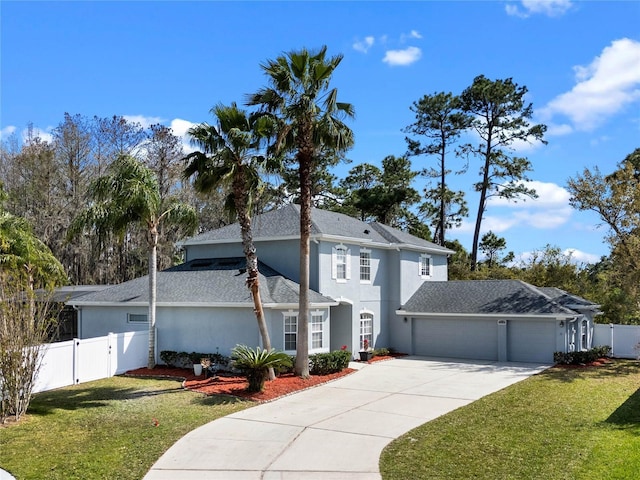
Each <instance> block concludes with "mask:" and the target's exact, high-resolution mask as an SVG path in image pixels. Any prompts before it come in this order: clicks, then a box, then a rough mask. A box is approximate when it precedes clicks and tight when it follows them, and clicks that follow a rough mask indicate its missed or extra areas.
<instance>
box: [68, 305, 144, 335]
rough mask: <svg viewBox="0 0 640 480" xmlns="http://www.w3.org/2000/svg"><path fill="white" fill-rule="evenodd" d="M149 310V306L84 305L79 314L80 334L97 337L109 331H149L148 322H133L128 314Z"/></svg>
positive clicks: (139, 313) (138, 313) (137, 313)
mask: <svg viewBox="0 0 640 480" xmlns="http://www.w3.org/2000/svg"><path fill="white" fill-rule="evenodd" d="M148 312H149V309H148V308H147V307H83V308H82V309H81V310H80V312H79V314H78V336H79V337H80V338H95V337H103V336H105V335H108V334H109V333H122V332H139V331H147V330H149V324H148V323H131V322H129V321H128V314H130V313H132V314H136V315H147V313H148Z"/></svg>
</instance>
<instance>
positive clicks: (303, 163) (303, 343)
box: [295, 132, 313, 378]
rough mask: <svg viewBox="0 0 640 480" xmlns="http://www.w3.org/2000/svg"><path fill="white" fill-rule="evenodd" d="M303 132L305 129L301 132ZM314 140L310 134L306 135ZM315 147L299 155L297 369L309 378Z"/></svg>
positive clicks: (303, 376)
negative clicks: (310, 264) (312, 194)
mask: <svg viewBox="0 0 640 480" xmlns="http://www.w3.org/2000/svg"><path fill="white" fill-rule="evenodd" d="M302 133H304V132H302ZM306 138H308V139H309V141H311V138H312V137H311V135H310V134H309V136H308V137H306ZM312 159H313V146H311V145H310V148H306V149H305V148H303V149H301V150H300V151H299V154H298V165H299V174H300V304H299V308H298V333H297V336H296V364H295V372H296V374H297V375H299V376H301V377H302V378H308V377H309V237H310V236H311V167H312V165H311V163H312Z"/></svg>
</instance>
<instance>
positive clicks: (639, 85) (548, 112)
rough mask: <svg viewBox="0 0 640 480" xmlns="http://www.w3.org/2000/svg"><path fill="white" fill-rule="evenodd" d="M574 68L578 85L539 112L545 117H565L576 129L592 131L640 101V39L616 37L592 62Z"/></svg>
mask: <svg viewBox="0 0 640 480" xmlns="http://www.w3.org/2000/svg"><path fill="white" fill-rule="evenodd" d="M574 70H575V72H576V81H577V83H576V85H575V86H574V87H573V89H571V91H569V92H566V93H563V94H561V95H559V96H557V97H556V98H554V99H553V100H551V101H550V102H549V103H548V104H547V105H546V106H545V107H544V108H542V109H541V110H540V111H539V112H537V113H539V114H540V115H541V116H542V117H543V118H545V119H551V118H552V117H553V116H555V115H561V116H565V117H568V118H569V120H570V121H571V122H572V124H573V127H574V128H575V129H577V130H583V131H591V130H593V129H595V128H596V127H597V126H599V125H600V124H602V123H603V122H605V121H606V120H607V119H608V118H609V117H612V116H613V115H615V114H617V113H618V112H620V111H622V110H623V109H624V108H625V107H627V106H629V105H631V104H633V103H635V102H638V101H639V100H640V42H638V41H635V40H631V39H628V38H623V39H620V40H615V41H614V42H613V43H612V44H611V45H609V46H608V47H606V48H605V49H604V50H602V53H601V54H600V56H598V57H596V58H595V59H594V60H593V61H592V62H591V63H590V64H589V65H587V66H576V67H574ZM567 131H568V130H567Z"/></svg>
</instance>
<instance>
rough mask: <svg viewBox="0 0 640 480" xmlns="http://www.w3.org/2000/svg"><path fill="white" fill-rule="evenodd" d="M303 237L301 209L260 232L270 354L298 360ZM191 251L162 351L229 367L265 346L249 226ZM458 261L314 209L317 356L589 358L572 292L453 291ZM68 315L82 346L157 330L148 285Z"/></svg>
mask: <svg viewBox="0 0 640 480" xmlns="http://www.w3.org/2000/svg"><path fill="white" fill-rule="evenodd" d="M299 225H300V209H299V206H297V205H287V206H285V207H283V208H281V209H278V210H274V211H271V212H268V213H265V214H262V215H259V216H256V217H255V218H254V220H253V237H254V243H255V246H256V250H257V255H258V258H259V260H260V265H259V270H260V288H261V296H262V301H263V305H264V310H265V319H266V322H267V326H268V329H269V334H270V338H271V343H272V346H273V347H274V348H277V349H279V350H284V351H286V352H288V353H291V354H294V353H295V345H296V336H297V325H298V299H299V297H298V294H299V279H300V274H299V272H300V268H299V251H300V250H299V249H300V245H299V239H300V235H299V228H300V227H299ZM181 245H182V247H183V248H184V251H185V263H183V264H181V265H178V266H176V267H172V268H169V269H167V270H164V271H162V272H159V273H158V279H157V313H156V328H157V341H158V348H157V351H158V352H160V351H162V350H176V351H209V352H215V351H219V352H220V353H222V354H225V355H228V354H229V353H230V351H231V349H232V348H233V347H234V346H235V345H236V344H246V345H249V346H255V345H259V344H260V336H259V332H258V328H257V324H256V320H255V315H254V312H253V303H252V300H251V296H250V292H249V290H248V289H247V287H246V284H245V280H246V271H245V269H244V267H245V262H244V257H243V251H242V244H241V241H240V228H239V225H238V224H232V225H228V226H225V227H222V228H220V229H216V230H212V231H209V232H205V233H203V234H200V235H197V236H195V237H192V238H190V239H187V240H186V241H184V242H182V244H181ZM452 253H453V252H452V251H451V250H449V249H446V248H444V247H441V246H438V245H436V244H433V243H431V242H428V241H425V240H422V239H420V238H417V237H415V236H412V235H409V234H407V233H405V232H402V231H400V230H397V229H394V228H391V227H389V226H386V225H383V224H380V223H366V222H362V221H360V220H358V219H355V218H352V217H349V216H346V215H342V214H338V213H334V212H329V211H324V210H319V209H314V210H313V213H312V227H311V243H310V289H311V292H310V316H309V319H308V321H309V346H310V353H317V352H326V351H329V350H337V349H340V348H341V347H342V346H343V345H346V346H347V348H348V349H349V350H351V351H353V352H357V351H358V350H359V349H360V348H361V347H362V345H363V342H364V340H365V339H367V340H368V341H369V343H370V344H371V345H373V346H374V347H378V348H379V347H393V348H395V349H397V350H399V351H403V352H406V353H416V354H421V355H432V356H448V357H461V358H477V359H489V360H503V361H507V360H519V361H547V362H551V361H552V356H553V352H554V351H560V350H561V351H568V350H571V349H575V348H576V344H577V342H578V341H577V340H576V336H578V337H579V338H580V342H582V343H580V346H583V345H588V346H589V347H590V343H589V342H590V333H589V332H590V328H592V316H593V315H590V314H589V312H593V311H595V309H594V306H593V304H591V303H589V302H586V301H584V300H583V299H580V300H581V301H582V302H583V304H581V305H578V303H579V302H578V301H577V300H576V299H575V297H571V299H570V300H567V301H566V302H565V305H562V303H561V302H559V301H558V299H559V298H560V297H561V294H564V293H565V292H561V291H560V292H561V293H558V292H554V294H553V295H550V294H549V293H550V292H547V293H544V292H543V291H542V290H541V289H536V288H535V287H533V286H531V285H528V284H526V283H524V282H519V281H487V282H448V281H447V257H448V255H450V254H452ZM554 296H555V298H554ZM567 302H569V303H571V304H570V305H569V304H568V303H567ZM70 303H71V304H72V305H73V306H74V307H75V308H76V309H78V310H79V316H78V318H79V319H78V323H79V325H78V330H79V336H80V337H81V338H87V337H94V336H100V335H105V334H107V333H109V332H121V331H131V330H144V329H147V328H148V323H147V308H148V278H147V277H142V278H139V279H135V280H132V281H129V282H125V283H123V284H120V285H115V286H113V287H110V288H106V289H104V290H100V291H98V292H93V293H89V294H87V295H84V296H82V297H79V298H76V299H74V300H72V301H71V302H70ZM576 305H578V306H579V307H580V308H582V310H581V311H579V310H580V308H578V306H576ZM572 306H573V307H574V308H573V309H572V308H571V307H572ZM585 312H586V314H585ZM584 319H587V323H586V324H584V323H583V322H582V320H584ZM570 326H571V328H572V329H573V330H571V329H570Z"/></svg>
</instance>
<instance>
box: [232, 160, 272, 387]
mask: <svg viewBox="0 0 640 480" xmlns="http://www.w3.org/2000/svg"><path fill="white" fill-rule="evenodd" d="M245 191H246V190H245V182H244V174H243V173H242V172H241V171H239V177H237V178H236V179H234V185H233V194H234V203H235V207H236V212H237V215H238V223H240V232H241V235H242V248H243V250H244V256H245V259H246V264H247V286H248V287H249V290H250V291H251V296H252V297H253V311H254V313H255V314H256V321H257V322H258V329H259V330H260V336H261V337H262V346H263V348H264V349H265V350H267V351H271V338H269V330H268V329H267V322H266V321H265V319H264V309H263V308H262V299H261V298H260V280H259V277H258V275H259V272H258V256H257V255H256V248H255V246H254V245H253V238H252V234H251V217H249V215H248V214H247V210H248V207H247V202H246V200H245ZM275 378H276V374H275V371H274V370H273V367H269V380H275Z"/></svg>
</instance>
